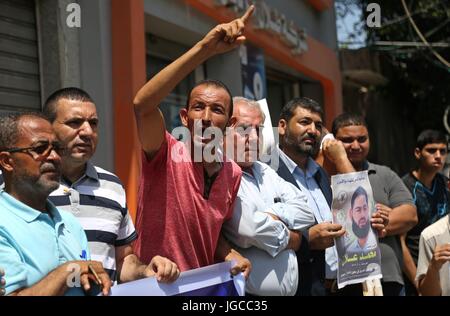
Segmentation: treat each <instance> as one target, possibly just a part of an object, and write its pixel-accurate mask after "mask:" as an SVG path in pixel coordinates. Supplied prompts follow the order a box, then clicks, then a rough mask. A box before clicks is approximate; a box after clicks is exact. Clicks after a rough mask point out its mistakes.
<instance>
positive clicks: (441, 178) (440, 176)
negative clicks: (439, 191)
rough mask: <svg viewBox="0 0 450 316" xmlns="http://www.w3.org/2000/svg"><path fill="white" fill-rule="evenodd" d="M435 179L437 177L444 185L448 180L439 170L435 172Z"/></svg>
mask: <svg viewBox="0 0 450 316" xmlns="http://www.w3.org/2000/svg"><path fill="white" fill-rule="evenodd" d="M436 179H438V180H439V181H440V182H441V183H443V184H444V185H446V186H447V184H448V182H449V178H448V177H446V176H445V175H443V174H442V173H439V172H438V173H437V174H436Z"/></svg>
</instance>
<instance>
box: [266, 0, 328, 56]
mask: <svg viewBox="0 0 450 316" xmlns="http://www.w3.org/2000/svg"><path fill="white" fill-rule="evenodd" d="M264 1H265V2H266V3H267V4H268V5H269V6H270V7H272V8H276V9H277V10H278V11H279V12H281V13H283V14H284V15H285V16H286V18H287V19H288V20H293V21H294V22H295V24H296V25H297V26H299V27H301V28H304V29H305V30H306V34H308V35H310V36H312V37H314V38H315V39H316V40H318V41H320V42H322V43H323V44H324V45H326V46H328V47H329V48H330V49H332V50H335V51H336V50H337V33H336V17H335V12H334V8H331V9H328V10H325V11H323V12H318V11H316V10H315V9H314V8H313V7H312V6H311V5H310V4H309V3H308V2H307V1H306V0H264Z"/></svg>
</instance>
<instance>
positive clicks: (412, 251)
mask: <svg viewBox="0 0 450 316" xmlns="http://www.w3.org/2000/svg"><path fill="white" fill-rule="evenodd" d="M414 157H415V158H416V161H417V168H416V169H414V170H412V171H411V172H410V173H408V174H406V175H405V176H404V177H403V182H404V183H405V184H406V187H407V188H408V189H409V190H410V191H411V193H412V195H413V198H414V203H415V204H416V207H417V216H418V219H419V222H418V224H417V225H416V226H414V227H413V228H412V229H411V230H410V231H409V232H408V233H407V234H406V236H405V235H403V236H402V247H403V255H404V260H405V266H404V273H405V274H406V277H407V278H406V280H405V283H406V285H407V286H406V290H407V293H406V294H407V295H417V291H416V288H417V285H415V284H416V282H415V279H416V270H417V261H418V258H419V240H420V234H421V233H422V231H423V230H424V229H425V228H426V227H428V226H430V225H431V224H433V223H435V222H436V221H438V220H439V219H440V218H442V217H444V216H445V215H446V214H448V212H449V203H450V193H449V190H448V186H447V183H448V178H447V177H446V176H444V175H442V174H441V173H440V172H441V171H442V169H443V168H444V164H445V160H446V158H447V139H446V137H445V135H444V134H443V133H442V132H440V131H436V130H425V131H423V132H421V133H420V134H419V136H418V137H417V142H416V148H415V149H414Z"/></svg>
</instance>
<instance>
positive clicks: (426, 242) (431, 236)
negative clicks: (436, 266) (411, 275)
mask: <svg viewBox="0 0 450 316" xmlns="http://www.w3.org/2000/svg"><path fill="white" fill-rule="evenodd" d="M447 243H450V216H449V215H447V216H445V217H443V218H441V219H440V220H438V221H437V222H436V223H434V224H432V225H430V226H428V227H427V228H425V229H424V230H423V232H422V234H421V235H420V241H419V261H418V263H417V274H416V280H419V279H421V278H423V277H424V276H425V275H426V274H427V270H428V266H429V264H430V261H431V258H432V257H433V253H434V248H436V246H437V245H443V244H447ZM439 280H440V282H441V289H442V295H443V296H450V263H449V262H448V261H447V262H446V263H444V264H443V265H442V268H441V270H439Z"/></svg>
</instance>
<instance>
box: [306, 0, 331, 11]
mask: <svg viewBox="0 0 450 316" xmlns="http://www.w3.org/2000/svg"><path fill="white" fill-rule="evenodd" d="M308 2H309V4H310V5H312V6H313V7H314V8H315V9H316V10H317V11H320V12H322V11H325V10H328V9H330V8H332V7H333V2H334V1H333V0H308Z"/></svg>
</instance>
